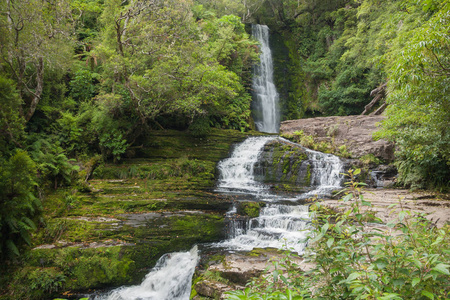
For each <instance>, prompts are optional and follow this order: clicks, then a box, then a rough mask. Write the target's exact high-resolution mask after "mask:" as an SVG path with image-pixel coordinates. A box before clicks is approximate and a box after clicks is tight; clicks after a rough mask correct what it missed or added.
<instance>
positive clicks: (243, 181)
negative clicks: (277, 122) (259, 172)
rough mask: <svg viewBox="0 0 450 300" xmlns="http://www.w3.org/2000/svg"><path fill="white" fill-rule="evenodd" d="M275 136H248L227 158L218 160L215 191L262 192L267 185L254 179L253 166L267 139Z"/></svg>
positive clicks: (269, 139) (272, 138)
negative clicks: (218, 177)
mask: <svg viewBox="0 0 450 300" xmlns="http://www.w3.org/2000/svg"><path fill="white" fill-rule="evenodd" d="M275 139H276V138H275V137H250V138H248V139H246V140H245V141H244V142H242V143H241V144H239V145H238V146H237V147H236V148H235V149H234V151H233V153H232V154H231V156H230V157H229V158H226V159H224V160H222V161H221V162H219V164H218V165H217V168H218V169H219V172H220V179H219V182H220V183H219V185H218V189H217V191H219V192H234V193H246V194H264V193H265V192H266V190H267V188H268V187H267V186H265V185H263V184H261V183H259V182H257V181H255V179H254V175H253V168H254V166H255V163H256V162H257V161H258V156H259V154H260V152H261V150H262V149H263V147H264V145H265V144H266V143H267V142H268V141H272V140H275Z"/></svg>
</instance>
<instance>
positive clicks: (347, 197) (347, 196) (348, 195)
mask: <svg viewBox="0 0 450 300" xmlns="http://www.w3.org/2000/svg"><path fill="white" fill-rule="evenodd" d="M352 198H353V194H347V195H345V197H344V198H342V201H344V202H347V201H349V200H351V199H352Z"/></svg>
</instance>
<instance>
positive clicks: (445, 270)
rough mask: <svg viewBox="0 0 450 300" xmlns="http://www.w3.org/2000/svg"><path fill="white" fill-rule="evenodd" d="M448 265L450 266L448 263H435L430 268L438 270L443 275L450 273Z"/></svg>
mask: <svg viewBox="0 0 450 300" xmlns="http://www.w3.org/2000/svg"><path fill="white" fill-rule="evenodd" d="M449 267H450V265H446V264H437V265H436V266H435V267H434V268H432V270H435V271H438V272H439V273H442V274H445V275H450V272H449V271H448V268H449Z"/></svg>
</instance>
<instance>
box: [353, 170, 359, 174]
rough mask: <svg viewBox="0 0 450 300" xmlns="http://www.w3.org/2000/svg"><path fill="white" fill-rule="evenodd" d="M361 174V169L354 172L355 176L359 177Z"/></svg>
mask: <svg viewBox="0 0 450 300" xmlns="http://www.w3.org/2000/svg"><path fill="white" fill-rule="evenodd" d="M359 173H361V169H356V170H355V171H354V172H353V175H358V174H359Z"/></svg>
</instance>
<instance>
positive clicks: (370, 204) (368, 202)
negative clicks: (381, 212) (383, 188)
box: [361, 199, 372, 206]
mask: <svg viewBox="0 0 450 300" xmlns="http://www.w3.org/2000/svg"><path fill="white" fill-rule="evenodd" d="M361 204H362V205H364V206H372V202H370V201H365V200H362V199H361Z"/></svg>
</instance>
